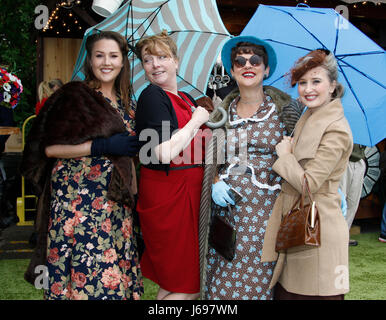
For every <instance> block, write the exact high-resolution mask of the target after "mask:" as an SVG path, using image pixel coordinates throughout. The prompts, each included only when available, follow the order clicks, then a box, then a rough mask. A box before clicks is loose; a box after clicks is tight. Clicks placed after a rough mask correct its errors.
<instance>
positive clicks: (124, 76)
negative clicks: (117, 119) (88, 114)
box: [85, 31, 131, 113]
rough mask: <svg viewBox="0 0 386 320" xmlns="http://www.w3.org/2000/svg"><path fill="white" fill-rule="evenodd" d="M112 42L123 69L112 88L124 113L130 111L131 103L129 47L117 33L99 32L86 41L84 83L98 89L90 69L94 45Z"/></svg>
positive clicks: (99, 85)
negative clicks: (114, 43) (116, 48)
mask: <svg viewBox="0 0 386 320" xmlns="http://www.w3.org/2000/svg"><path fill="white" fill-rule="evenodd" d="M104 39H106V40H114V41H115V42H116V43H117V44H118V46H119V50H120V51H121V54H122V62H123V67H122V70H121V72H120V73H119V75H118V76H117V78H116V79H115V83H114V87H115V90H116V92H117V93H119V95H120V98H121V102H122V105H123V107H124V108H125V110H126V112H127V113H128V112H129V111H130V107H131V103H130V96H131V84H130V62H129V59H128V57H127V54H128V52H129V47H128V45H127V41H126V39H125V38H124V37H123V36H121V35H120V34H119V33H117V32H114V31H101V32H99V33H96V34H93V35H91V36H89V37H88V38H87V40H86V51H87V55H86V63H85V75H86V78H85V82H86V83H87V84H88V85H89V86H90V87H91V88H93V89H99V88H100V87H101V82H100V80H98V79H97V78H96V77H95V75H94V73H93V71H92V67H91V55H92V50H93V48H94V45H95V43H96V42H97V41H99V40H104Z"/></svg>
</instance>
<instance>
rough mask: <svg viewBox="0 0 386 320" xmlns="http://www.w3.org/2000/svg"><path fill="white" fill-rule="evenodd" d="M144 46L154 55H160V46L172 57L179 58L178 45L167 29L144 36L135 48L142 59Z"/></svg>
mask: <svg viewBox="0 0 386 320" xmlns="http://www.w3.org/2000/svg"><path fill="white" fill-rule="evenodd" d="M143 48H145V50H146V51H147V52H148V53H150V54H152V55H158V51H157V48H159V49H161V50H162V51H164V52H165V53H166V54H167V55H168V56H169V57H170V58H174V59H176V60H178V56H177V45H176V43H175V42H174V41H173V39H172V38H171V37H170V36H169V35H168V32H167V31H166V30H163V31H162V32H161V33H160V34H156V35H154V36H150V37H146V38H143V39H141V40H139V41H138V42H137V44H136V45H135V49H136V52H137V54H138V58H139V59H140V60H141V61H142V50H143Z"/></svg>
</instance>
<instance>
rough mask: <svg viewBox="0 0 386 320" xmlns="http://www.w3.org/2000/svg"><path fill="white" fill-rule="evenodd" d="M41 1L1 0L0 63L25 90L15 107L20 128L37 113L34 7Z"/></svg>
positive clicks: (16, 119) (36, 32)
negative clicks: (17, 79)
mask: <svg viewBox="0 0 386 320" xmlns="http://www.w3.org/2000/svg"><path fill="white" fill-rule="evenodd" d="M40 2H41V1H39V0H30V1H25V0H1V10H0V21H1V23H0V64H1V65H5V66H7V71H9V72H11V73H13V74H15V75H16V76H17V77H18V78H20V80H21V82H22V84H23V87H24V91H23V93H22V95H21V100H20V102H19V104H18V105H17V107H16V108H15V109H14V112H13V114H14V119H15V121H16V123H17V125H18V126H19V127H20V126H21V125H22V123H23V121H24V120H25V119H26V118H27V117H28V116H30V115H31V114H34V112H35V103H36V37H37V34H38V30H36V29H35V26H34V21H35V18H36V14H35V12H34V10H35V7H36V6H37V5H38V4H39V3H40Z"/></svg>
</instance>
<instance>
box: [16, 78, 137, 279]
mask: <svg viewBox="0 0 386 320" xmlns="http://www.w3.org/2000/svg"><path fill="white" fill-rule="evenodd" d="M125 131H126V127H125V124H124V123H123V119H122V117H121V115H120V114H119V112H118V111H117V110H115V109H114V108H113V107H112V106H111V105H110V104H109V103H108V102H107V101H106V100H105V98H104V97H103V95H102V94H100V93H98V92H96V91H95V90H93V89H91V88H90V87H88V86H87V85H86V84H85V83H83V82H78V81H76V82H75V81H74V82H69V83H67V84H66V85H64V86H63V87H61V88H60V89H58V90H57V91H56V92H55V93H54V94H53V95H51V96H50V97H49V98H48V99H47V101H46V102H45V104H44V106H43V108H42V109H41V110H40V112H39V114H38V116H37V117H36V118H35V120H34V122H33V125H32V127H31V130H30V132H29V134H28V137H27V139H26V145H25V147H24V151H23V158H22V163H21V167H20V172H21V174H22V175H23V176H24V178H25V179H26V180H27V181H29V182H31V183H32V186H33V188H34V191H35V194H36V195H38V196H39V202H38V208H37V216H36V222H35V228H36V231H37V232H38V243H37V247H36V249H35V253H34V257H33V258H32V260H31V262H30V265H29V267H28V270H27V272H26V274H25V279H26V280H27V281H28V282H30V283H32V284H33V283H34V279H35V277H36V275H35V273H34V269H35V266H37V265H39V264H43V265H45V259H46V250H47V232H48V220H49V214H50V209H49V208H50V181H51V171H52V168H53V165H54V163H55V161H56V159H52V158H47V156H46V155H45V148H46V147H47V146H50V145H54V144H74V145H75V144H80V143H83V142H86V141H88V140H92V139H95V138H98V137H109V136H111V135H113V134H116V133H120V132H125ZM108 158H109V159H110V160H111V162H112V163H113V165H114V167H113V170H112V175H111V181H110V184H109V187H108V193H107V197H108V198H109V199H111V200H114V201H117V202H120V203H123V204H127V205H128V206H129V207H131V208H132V207H133V206H134V195H133V194H132V192H131V184H132V179H133V176H134V174H135V173H134V172H132V166H131V161H130V158H129V157H124V156H121V157H120V156H108Z"/></svg>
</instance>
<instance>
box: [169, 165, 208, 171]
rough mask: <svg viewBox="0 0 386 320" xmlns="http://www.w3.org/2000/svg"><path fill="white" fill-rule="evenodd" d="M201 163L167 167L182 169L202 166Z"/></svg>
mask: <svg viewBox="0 0 386 320" xmlns="http://www.w3.org/2000/svg"><path fill="white" fill-rule="evenodd" d="M202 166H203V165H202V164H191V165H188V166H179V167H169V170H183V169H191V168H198V167H202Z"/></svg>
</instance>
